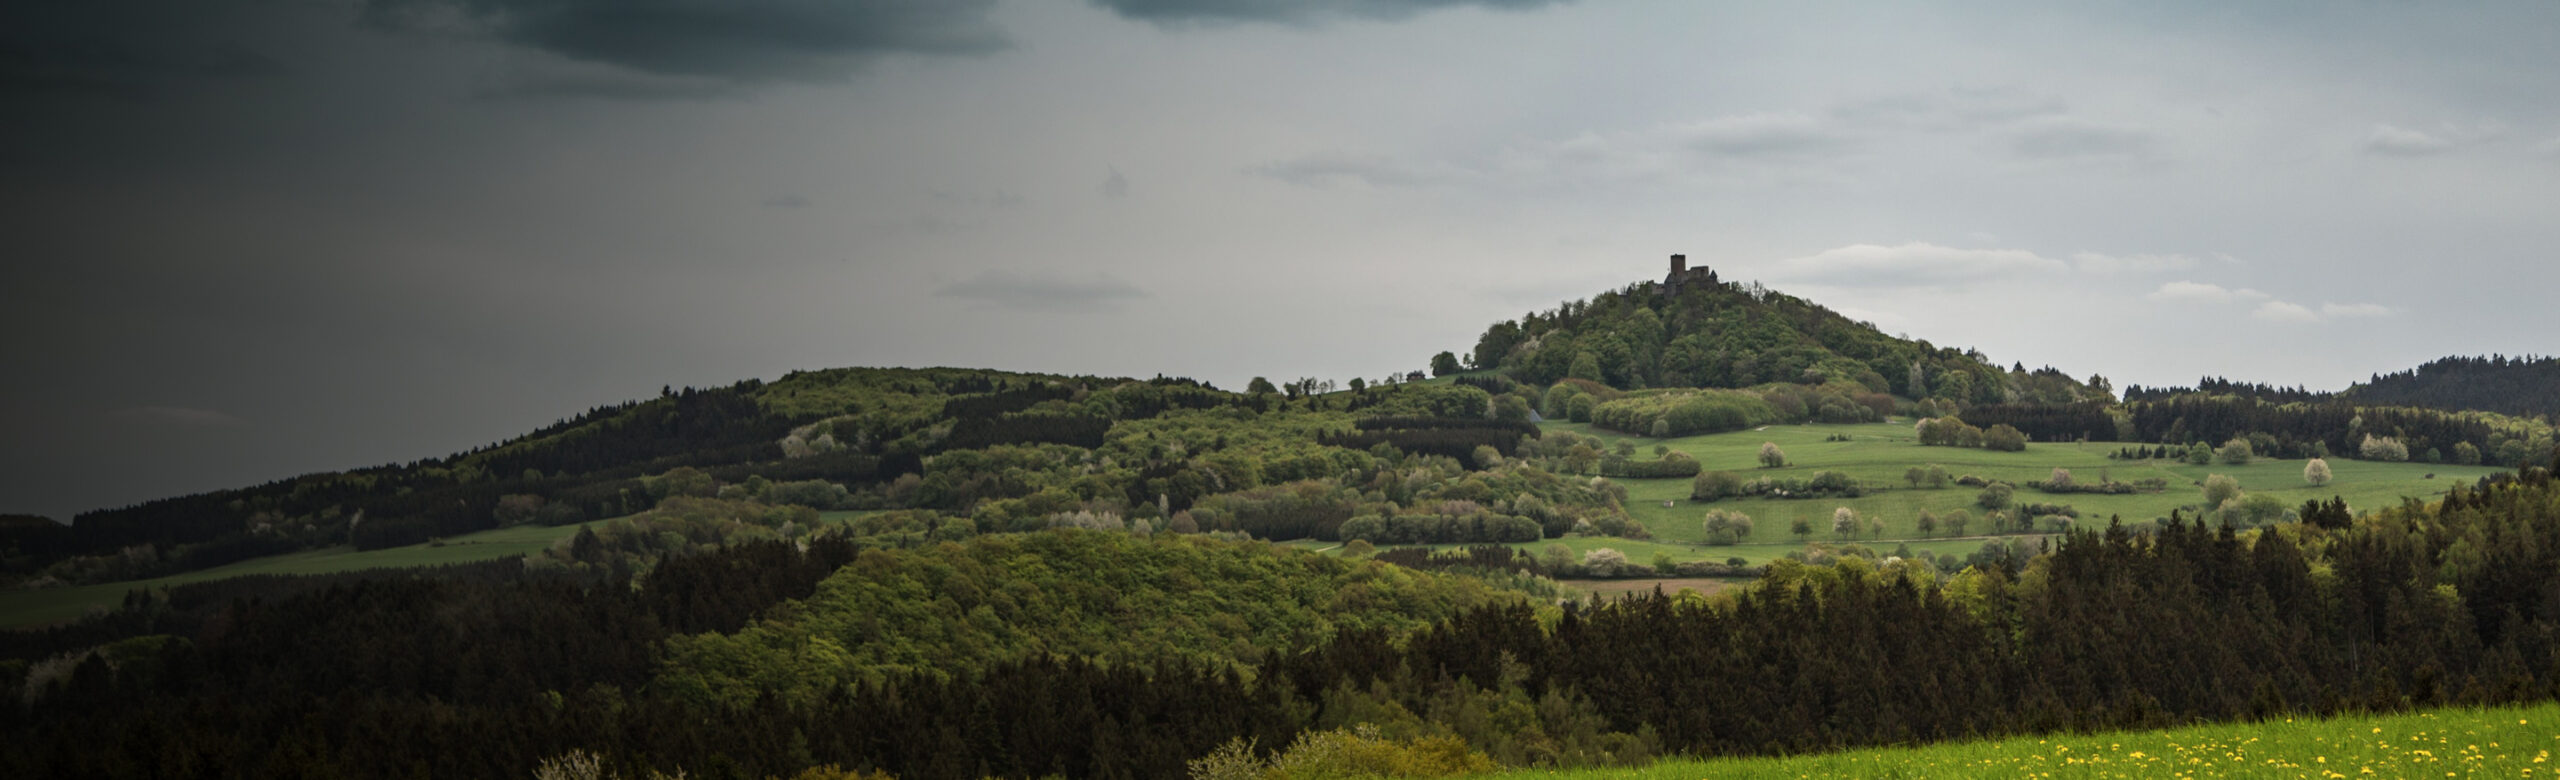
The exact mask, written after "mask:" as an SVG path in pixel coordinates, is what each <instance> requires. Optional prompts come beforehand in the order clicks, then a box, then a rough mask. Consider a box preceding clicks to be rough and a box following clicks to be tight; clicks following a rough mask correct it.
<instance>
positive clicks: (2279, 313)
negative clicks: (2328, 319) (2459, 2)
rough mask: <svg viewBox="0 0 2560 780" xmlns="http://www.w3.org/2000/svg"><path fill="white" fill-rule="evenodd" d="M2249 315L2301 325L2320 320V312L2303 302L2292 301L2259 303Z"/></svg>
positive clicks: (2260, 318)
mask: <svg viewBox="0 0 2560 780" xmlns="http://www.w3.org/2000/svg"><path fill="white" fill-rule="evenodd" d="M2249 316H2250V317H2251V318H2254V319H2258V320H2264V321H2266V322H2281V323H2286V324H2290V325H2301V324H2308V323H2314V322H2319V321H2320V313H2319V312H2315V311H2312V310H2311V309H2309V308H2307V307H2305V306H2303V305H2302V304H2299V303H2293V302H2291V301H2268V302H2266V303H2261V304H2258V308H2256V309H2254V310H2251V311H2250V312H2249Z"/></svg>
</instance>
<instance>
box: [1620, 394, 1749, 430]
mask: <svg viewBox="0 0 2560 780" xmlns="http://www.w3.org/2000/svg"><path fill="white" fill-rule="evenodd" d="M1778 419H1779V415H1778V410H1777V409H1776V408H1775V407H1772V406H1770V405H1769V403H1768V402H1767V401H1764V400H1762V399H1761V398H1760V396H1759V395H1758V394H1755V393H1750V392H1745V391H1740V390H1701V391H1695V392H1680V393H1671V392H1660V391H1646V392H1644V393H1636V394H1630V395H1628V396H1626V397H1624V398H1619V399H1617V400H1614V401H1609V402H1606V403H1602V404H1600V405H1598V406H1596V407H1593V408H1592V410H1591V424H1593V425H1596V426H1599V427H1602V428H1608V429H1611V430H1617V431H1625V432H1628V433H1652V435H1654V436H1657V437H1660V436H1687V435H1690V434H1696V433H1716V432H1720V431H1738V430H1741V429H1744V428H1748V427H1751V426H1754V425H1766V424H1769V423H1772V422H1776V421H1778ZM1657 425H1659V430H1660V431H1661V432H1660V433H1654V431H1655V430H1656V426H1657Z"/></svg>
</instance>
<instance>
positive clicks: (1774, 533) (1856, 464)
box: [1544, 422, 2498, 563]
mask: <svg viewBox="0 0 2560 780" xmlns="http://www.w3.org/2000/svg"><path fill="white" fill-rule="evenodd" d="M1544 427H1546V429H1548V430H1561V431H1571V432H1574V433H1577V434H1583V435H1589V436H1597V437H1599V438H1601V439H1602V440H1604V441H1607V442H1608V443H1609V444H1610V445H1611V446H1615V445H1616V443H1617V442H1619V441H1628V442H1632V443H1634V444H1635V445H1636V448H1637V456H1638V457H1639V458H1651V457H1653V454H1652V453H1653V447H1654V445H1656V444H1661V445H1667V446H1669V447H1670V448H1672V449H1674V450H1678V451H1681V452H1685V453H1688V454H1689V455H1691V456H1693V457H1696V458H1697V459H1698V461H1699V463H1701V464H1702V465H1704V466H1705V467H1706V468H1707V470H1710V471H1731V472H1734V473H1736V474H1737V475H1739V476H1741V477H1742V478H1744V479H1746V480H1747V479H1751V478H1755V477H1759V476H1772V477H1780V478H1788V479H1806V478H1810V477H1811V476H1812V475H1813V474H1814V473H1815V472H1820V471H1839V472H1842V473H1845V474H1848V475H1849V476H1850V477H1852V478H1854V479H1856V480H1857V481H1858V482H1859V484H1861V485H1863V486H1866V487H1868V488H1871V489H1873V488H1885V489H1884V490H1882V491H1881V492H1874V493H1869V494H1868V495H1865V496H1861V497H1859V498H1853V499H1798V500H1787V499H1763V498H1740V499H1725V500H1724V501H1720V502H1715V503H1713V504H1700V503H1697V502H1692V501H1690V500H1689V488H1690V481H1689V480H1687V479H1624V480H1618V481H1619V482H1620V483H1621V484H1623V485H1625V486H1626V487H1627V498H1628V501H1627V504H1628V506H1627V511H1628V513H1629V514H1631V515H1633V516H1634V517H1635V519H1636V520H1637V521H1638V522H1641V523H1643V524H1644V525H1645V528H1646V529H1648V530H1650V531H1652V532H1653V536H1654V543H1652V544H1647V543H1644V542H1632V541H1626V540H1593V539H1569V540H1565V541H1566V542H1567V543H1568V544H1570V545H1573V546H1575V549H1576V551H1577V552H1578V551H1581V550H1584V549H1588V548H1590V547H1616V548H1618V549H1619V550H1621V551H1623V552H1626V553H1627V556H1628V557H1629V558H1631V559H1634V560H1636V561H1639V562H1643V561H1650V560H1652V557H1653V554H1654V552H1656V551H1657V550H1664V551H1672V552H1673V556H1674V558H1675V559H1678V560H1690V559H1701V558H1703V559H1712V560H1722V559H1724V558H1727V557H1733V556H1739V557H1742V558H1744V559H1746V560H1749V561H1752V562H1754V563H1757V562H1760V561H1764V560H1767V559H1769V558H1774V557H1778V556H1780V555H1784V554H1785V553H1786V552H1787V551H1789V550H1795V549H1801V548H1802V546H1803V545H1802V544H1800V543H1798V542H1797V541H1796V539H1795V537H1794V536H1793V535H1791V534H1789V533H1788V532H1787V528H1788V525H1789V523H1790V522H1791V521H1792V520H1794V519H1795V518H1798V517H1803V518H1806V519H1807V520H1810V521H1812V524H1813V528H1814V533H1813V534H1812V535H1811V536H1810V537H1808V538H1809V539H1810V540H1813V541H1834V539H1833V537H1832V535H1831V531H1830V529H1831V513H1832V510H1833V509H1834V508H1837V507H1842V506H1846V507H1849V508H1851V509H1855V510H1857V512H1858V514H1859V516H1861V517H1869V518H1874V517H1880V518H1883V519H1884V521H1885V532H1884V534H1883V535H1882V536H1881V537H1877V538H1865V537H1861V538H1859V539H1858V540H1856V541H1858V542H1860V543H1862V544H1867V545H1869V546H1871V547H1876V548H1878V549H1880V550H1888V551H1889V550H1890V549H1891V546H1892V545H1894V544H1896V543H1898V542H1900V541H1904V540H1910V541H1912V543H1913V548H1914V549H1915V550H1917V549H1921V548H1922V547H1923V544H1922V543H1921V541H1920V540H1924V539H1927V538H1928V537H1924V536H1922V535H1921V534H1920V533H1919V530H1918V528H1917V527H1916V525H1915V524H1914V522H1913V521H1915V520H1916V519H1917V518H1918V517H1919V513H1920V511H1921V510H1923V509H1926V510H1929V511H1930V512H1932V513H1935V514H1939V515H1944V514H1946V513H1948V512H1950V511H1953V510H1956V509H1964V510H1966V511H1967V512H1970V513H1971V514H1973V516H1974V521H1973V524H1972V525H1971V526H1970V527H1968V528H1967V529H1966V531H1967V533H1969V534H1974V535H1981V534H1985V533H1989V532H1990V531H1991V528H1990V526H1989V523H1987V522H1986V521H1985V520H1984V519H1983V517H1982V514H1983V513H1982V510H1981V508H1980V507H1977V506H1975V505H1974V499H1975V497H1976V496H1977V495H1979V494H1980V492H1981V491H1980V490H1979V489H1976V488H1968V487H1963V486H1958V485H1950V486H1948V487H1946V488H1943V489H1937V490H1930V489H1926V488H1912V487H1910V486H1909V483H1907V482H1905V481H1904V480H1903V472H1904V471H1905V470H1906V469H1909V468H1910V467H1912V466H1927V465H1930V464H1936V465H1938V466H1942V467H1945V468H1946V470H1947V472H1948V474H1949V475H1950V476H1962V475H1966V474H1973V475H1979V476H1982V477H1985V478H1989V479H1999V480H2007V481H2010V482H2014V483H2018V484H2021V485H2023V484H2025V483H2027V482H2030V481H2042V480H2044V479H2045V478H2046V477H2047V476H2049V475H2051V474H2052V472H2053V469H2054V468H2056V467H2061V468H2067V469H2070V470H2071V473H2072V476H2073V477H2075V478H2077V479H2079V480H2081V481H2084V482H2094V481H2097V480H2099V479H2100V478H2102V477H2105V478H2113V479H2116V480H2119V481H2125V482H2131V481H2135V480H2139V479H2145V478H2151V477H2158V478H2162V479H2166V480H2168V481H2169V486H2168V489H2167V490H2165V491H2163V492H2160V493H2152V494H2139V493H2137V494H2132V495H2113V496H2107V495H2094V494H2086V493H2081V494H2068V495H2049V494H2045V493H2042V492H2038V491H2036V490H2034V489H2031V488H2024V487H2021V488H2019V489H2018V491H2017V495H2016V499H2015V500H2016V501H2018V502H2022V503H2023V502H2037V503H2054V504H2069V505H2071V506H2072V507H2074V508H2076V509H2078V510H2079V511H2080V516H2081V518H2082V521H2083V522H2084V523H2095V524H2097V525H2104V524H2105V523H2106V521H2107V518H2108V517H2110V516H2121V517H2123V518H2124V519H2125V521H2126V522H2140V521H2143V520H2149V519H2152V518H2155V517H2165V516H2167V515H2168V514H2169V512H2170V510H2173V509H2179V508H2186V509H2188V510H2190V511H2193V509H2194V508H2195V507H2196V506H2197V505H2199V504H2201V503H2203V496H2202V492H2201V490H2200V489H2199V488H2198V487H2197V485H2198V484H2200V483H2201V482H2202V481H2203V480H2204V478H2205V476H2206V475H2208V474H2228V475H2231V476H2232V477H2233V478H2235V479H2238V480H2239V481H2240V486H2241V487H2242V488H2243V489H2245V490H2247V491H2249V492H2250V493H2253V494H2254V493H2267V494H2272V495H2274V496H2276V497H2278V498H2281V499H2284V501H2285V503H2286V504H2287V505H2300V504H2301V503H2302V502H2303V501H2306V500H2310V499H2315V498H2316V499H2321V500H2327V499H2328V498H2330V497H2331V496H2341V497H2344V498H2345V499H2346V500H2347V503H2348V504H2349V505H2350V506H2352V507H2354V508H2355V509H2356V510H2357V511H2367V510H2372V509H2377V508H2381V507H2384V506H2390V505H2393V504H2397V503H2399V501H2400V499H2401V497H2402V496H2414V497H2419V498H2428V497H2432V496H2436V495H2439V494H2442V493H2443V492H2444V491H2445V489H2446V487H2447V486H2448V485H2450V484H2452V483H2453V482H2454V481H2457V480H2458V481H2470V480H2475V479H2478V478H2480V477H2481V476H2484V475H2487V474H2490V473H2493V472H2496V471H2498V469H2495V468H2489V467H2482V466H2454V465H2448V464H2426V463H2378V462H2369V461H2360V460H2348V459H2344V458H2332V459H2330V460H2329V465H2330V468H2331V470H2332V471H2333V472H2335V475H2336V476H2335V478H2334V479H2332V480H2331V481H2330V483H2329V484H2328V485H2326V486H2322V487H2313V486H2311V485H2309V484H2306V483H2304V482H2303V481H2302V464H2303V462H2302V461H2300V460H2275V459H2269V458H2260V459H2258V460H2257V461H2256V462H2253V463H2250V464H2249V465H2246V466H2225V465H2219V464H2217V465H2211V466H2190V465H2186V464H2184V463H2179V462H2174V461H2166V460H2150V461H2116V460H2109V459H2108V458H2107V454H2108V453H2111V452H2114V451H2116V449H2117V448H2118V447H2119V446H2122V445H2117V444H2109V443H2091V444H2074V443H2067V442H2064V443H2045V442H2037V443H2030V444H2028V445H2027V449H2026V450H2025V451H2023V452H1993V451H1990V450H1980V449H1963V448H1956V447H1922V446H1920V444H1919V441H1918V439H1917V437H1916V436H1914V435H1913V434H1912V431H1911V426H1910V424H1909V423H1907V422H1896V423H1870V424H1862V425H1777V426H1769V427H1766V428H1762V429H1758V430H1751V431H1737V432H1733V433H1722V434H1712V435H1705V436H1688V437H1681V438H1673V439H1648V438H1644V437H1638V436H1627V435H1623V434H1619V433H1616V432H1612V431H1605V430H1599V429H1595V428H1593V427H1591V426H1589V425H1585V424H1579V423H1557V422H1549V423H1546V424H1545V426H1544ZM1834 436H1846V437H1848V440H1847V441H1826V439H1829V438H1831V437H1834ZM1764 441H1765V442H1774V443H1776V444H1777V445H1778V447H1779V448H1780V449H1782V450H1784V451H1785V452H1786V454H1787V458H1788V465H1787V466H1786V467H1784V468H1777V469H1762V468H1759V462H1758V457H1759V451H1760V443H1761V442H1764ZM2429 474H2433V475H2434V478H2432V479H2430V478H2428V477H2427V475H2429ZM1666 502H1668V503H1669V504H1670V506H1667V507H1666V506H1664V504H1665V503H1666ZM1711 507H1713V508H1723V509H1734V510H1739V511H1741V512H1743V513H1744V514H1748V515H1750V516H1751V519H1752V520H1753V521H1754V524H1755V526H1756V531H1755V532H1754V534H1753V535H1752V539H1753V541H1754V542H1756V543H1755V544H1745V545H1734V546H1730V547H1696V546H1693V545H1692V544H1691V543H1694V542H1697V541H1699V540H1701V539H1703V538H1704V536H1705V532H1704V530H1703V529H1702V528H1701V527H1700V522H1701V521H1702V520H1703V519H1704V516H1705V514H1706V511H1707V509H1709V508H1711ZM1944 534H1945V530H1944V529H1940V531H1939V535H1941V536H1943V535H1944ZM1943 544H1945V543H1930V544H1928V545H1926V546H1927V547H1930V548H1936V549H1938V550H1940V552H1947V551H1950V550H1951V549H1954V550H1957V551H1962V552H1970V551H1972V550H1974V549H1976V548H1979V547H1980V546H1981V542H1980V541H1978V540H1976V541H1971V542H1966V543H1963V544H1958V545H1954V547H1953V548H1950V547H1947V546H1942V545H1943Z"/></svg>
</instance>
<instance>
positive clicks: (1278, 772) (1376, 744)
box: [1189, 550, 1598, 780]
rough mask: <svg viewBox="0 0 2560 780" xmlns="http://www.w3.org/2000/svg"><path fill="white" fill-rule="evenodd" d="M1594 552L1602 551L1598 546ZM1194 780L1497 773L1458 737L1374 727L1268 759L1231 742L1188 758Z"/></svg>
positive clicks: (1314, 739) (1309, 740) (1311, 740)
mask: <svg viewBox="0 0 2560 780" xmlns="http://www.w3.org/2000/svg"><path fill="white" fill-rule="evenodd" d="M1593 552H1598V551H1597V550H1594V551H1593ZM1189 768H1190V770H1191V778H1192V780H1316V779H1317V778H1335V777H1398V778H1401V777H1455V776H1460V775H1471V774H1478V773H1483V772H1490V771H1493V770H1494V769H1495V768H1496V766H1495V765H1494V763H1493V759H1492V758H1490V757H1487V756H1486V755H1485V754H1483V753H1479V752H1476V751H1473V750H1469V749H1468V748H1467V743H1466V741H1465V740H1462V739H1459V738H1458V737H1456V736H1454V735H1447V734H1443V735H1439V736H1430V737H1418V738H1414V739H1409V740H1390V739H1386V738H1384V737H1381V736H1379V734H1378V729H1377V727H1376V726H1371V725H1368V724H1365V723H1364V724H1361V725H1358V726H1354V727H1352V728H1351V729H1349V730H1343V729H1335V730H1332V731H1311V732H1306V733H1302V734H1299V735H1298V741H1296V742H1293V743H1290V745H1289V749H1287V750H1283V751H1280V752H1279V753H1278V754H1275V755H1273V756H1272V757H1271V758H1270V759H1268V760H1264V759H1262V758H1260V757H1258V756H1255V755H1254V750H1253V744H1252V743H1251V742H1248V741H1245V740H1244V739H1242V738H1238V739H1234V740H1229V741H1228V742H1227V743H1226V744H1224V745H1220V746H1219V747H1218V749H1217V750H1215V751H1212V752H1210V753H1209V755H1207V756H1203V757H1201V758H1198V759H1195V760H1193V761H1191V762H1190V767H1189Z"/></svg>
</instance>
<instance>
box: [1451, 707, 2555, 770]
mask: <svg viewBox="0 0 2560 780" xmlns="http://www.w3.org/2000/svg"><path fill="white" fill-rule="evenodd" d="M2555 749H2560V703H2544V704H2538V705H2534V706H2530V707H2507V708H2495V709H2478V710H2474V709H2446V710H2436V711H2432V712H2421V713H2406V714H2398V715H2364V716H2350V717H2341V718H2332V719H2328V720H2311V719H2300V720H2289V719H2288V720H2272V721H2263V722H2258V723H2236V724H2220V725H2207V726H2190V727H2186V728H2180V729H2171V730H2167V731H2136V732H2114V733H2104V734H2090V735H2057V736H2049V737H2024V738H2016V739H2004V740H1991V741H1983V742H1963V743H1954V744H1945V745H1934V746H1930V747H1920V748H1880V749H1871V750H1852V751H1846V752H1841V753H1826V754H1821V755H1811V756H1792V757H1785V758H1729V759H1710V760H1704V761H1666V762H1662V763H1658V764H1654V765H1653V766H1650V767H1639V768H1613V769H1592V770H1577V771H1556V770H1524V771H1514V772H1504V773H1496V774H1492V775H1477V777H1480V778H1488V779H1489V780H1490V779H1499V780H1531V779H1532V778H1536V779H1538V780H1550V779H1552V780H1565V779H1568V778H1570V779H1571V780H1599V779H1600V778H1613V779H1614V778H1659V779H1661V780H1670V778H1680V780H1694V779H1695V778H1700V777H1714V778H1806V777H1900V778H1974V777H2034V778H2125V777H2194V778H2223V777H2228V778H2262V777H2263V778H2354V777H2521V778H2534V777H2550V776H2552V775H2553V774H2554V773H2555V772H2560V763H2554V762H2553V761H2552V751H2553V750H2555Z"/></svg>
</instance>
